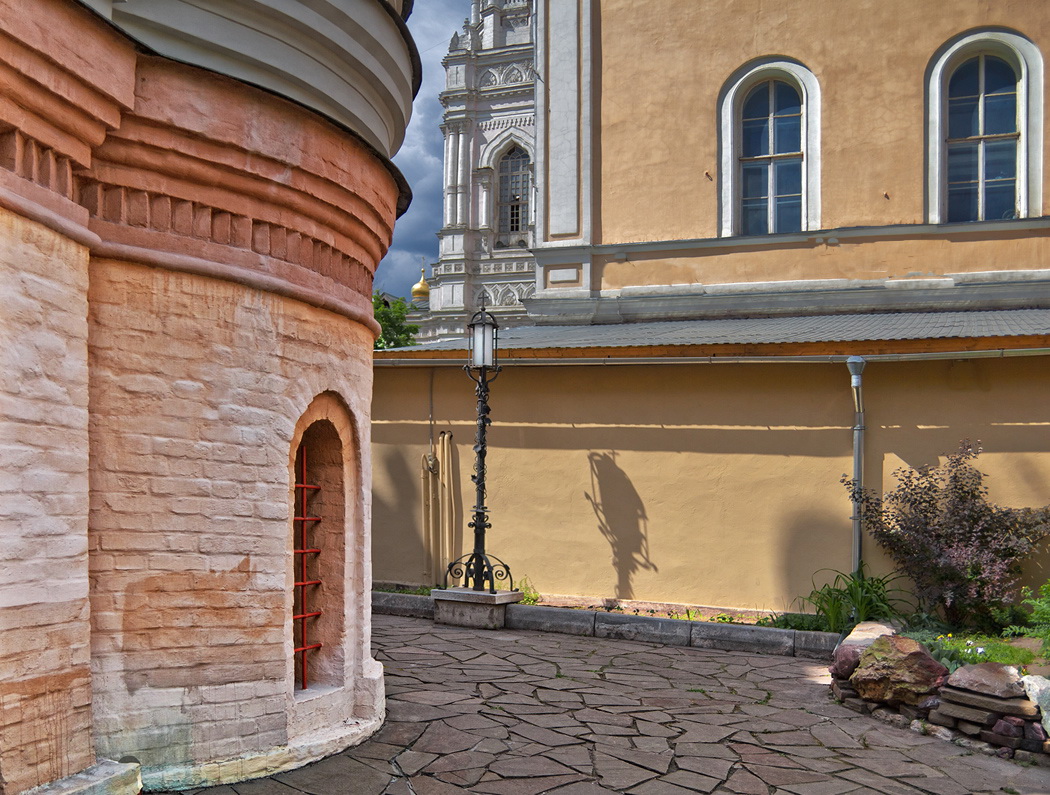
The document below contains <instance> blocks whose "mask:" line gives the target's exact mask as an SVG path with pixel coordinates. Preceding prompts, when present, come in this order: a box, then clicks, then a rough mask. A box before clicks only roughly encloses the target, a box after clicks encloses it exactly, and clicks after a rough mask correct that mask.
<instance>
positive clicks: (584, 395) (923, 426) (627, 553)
mask: <svg viewBox="0 0 1050 795" xmlns="http://www.w3.org/2000/svg"><path fill="white" fill-rule="evenodd" d="M431 378H433V390H434V391H433V407H434V408H433V416H434V426H433V428H434V435H435V438H436V437H437V435H438V434H440V433H441V431H451V432H452V433H453V434H454V439H455V442H456V456H455V462H454V463H455V468H454V471H453V478H454V480H455V482H456V494H457V501H456V503H457V511H458V514H457V515H458V516H459V518H460V523H459V524H460V532H461V536H460V537H461V538H463V537H464V536H463V535H462V533H463V532H464V525H465V521H466V519H465V518H464V517H465V516H466V514H467V513H468V512H469V510H470V508H471V507H472V506H473V498H474V492H473V486H472V484H471V483H470V479H469V477H470V474H471V467H472V464H473V453H472V451H471V446H472V444H473V440H474V425H473V419H474V415H473V411H474V400H473V393H472V390H471V383H470V382H469V381H468V380H467V378H466V376H465V375H464V374H463V372H462V370H458V369H454V368H445V369H437V370H430V369H407V368H406V369H399V368H385V367H381V368H377V370H376V379H375V396H374V402H373V425H372V444H373V463H374V478H373V509H374V514H373V556H374V566H375V569H374V576H375V579H376V580H377V581H388V582H401V583H424V582H426V578H425V577H423V576H422V574H421V573H422V571H423V569H424V560H425V549H424V547H425V544H424V541H423V533H422V528H421V519H420V517H421V511H420V493H419V483H420V477H419V471H420V470H419V467H420V458H421V456H423V455H425V453H426V452H427V440H428V422H427V417H428V412H429V406H430V383H431ZM865 382H866V384H867V386H866V389H867V396H868V405H869V414H868V427H869V429H870V430H869V434H868V454H867V458H866V464H867V467H868V474H869V477H868V481H867V482H868V483H869V484H872V485H877V484H879V483H880V482H884V483H885V487H887V488H888V487H889V486H890V485H891V484H892V480H891V478H890V473H891V471H892V470H893V469H895V468H896V466H897V465H899V464H900V463H901V462H907V463H908V464H921V463H926V462H932V461H934V460H936V457H937V456H938V454H940V453H943V452H948V451H951V450H954V449H955V448H956V447H957V445H958V442H959V440H960V439H961V438H964V437H969V438H975V439H977V438H979V439H981V440H982V442H983V443H984V446H985V448H986V450H987V452H986V453H985V455H984V456H983V457H982V459H981V467H982V469H984V470H985V471H986V472H988V474H989V485H990V486H991V489H992V497H993V499H996V500H998V501H1001V502H1002V503H1004V504H1010V505H1039V504H1045V503H1050V486H1048V485H1047V484H1048V483H1050V444H1048V442H1047V438H1048V437H1047V436H1046V434H1045V423H1046V419H1045V412H1042V413H1041V410H1040V408H1039V407H1040V395H1045V394H1046V391H1047V388H1048V387H1050V375H1048V373H1047V370H1046V367H1045V362H1044V361H1043V360H1036V359H1011V360H994V361H988V360H986V361H980V362H973V363H951V362H927V363H921V364H906V365H905V364H872V365H869V368H868V370H867V371H866V372H865ZM492 407H493V412H492V418H493V425H492V426H491V429H490V436H489V441H490V452H489V459H488V460H489V499H488V505H489V507H490V508H491V511H492V523H493V528H492V530H491V531H490V532H489V544H488V549H489V551H490V552H492V553H493V554H495V555H497V556H498V557H500V558H503V559H504V560H505V561H507V562H508V563H509V564H510V565H511V567H512V569H513V571H514V574H515V576H516V577H518V578H520V577H522V576H528V577H529V579H530V581H531V582H532V583H533V584H534V585H535V587H536V588H537V589H538V590H539V591H540V592H541V593H549V594H561V595H577V596H584V597H589V598H593V599H595V600H598V599H601V598H605V597H612V596H619V597H621V598H633V599H638V600H646V601H667V602H681V603H688V604H704V605H711V606H718V607H725V608H761V609H774V610H784V609H788V608H789V607H790V606H791V603H792V601H793V600H794V599H795V597H797V596H798V595H799V594H802V593H808V592H809V590H810V588H811V587H812V586H811V577H812V575H813V574H814V573H815V572H816V571H817V570H818V569H821V568H824V567H831V568H835V569H839V570H845V569H848V568H849V566H850V554H851V523H850V519H849V517H850V513H851V510H850V505H849V502H848V500H847V498H846V493H845V490H844V489H843V487H842V486H841V485H840V484H839V478H840V477H841V476H842V475H843V474H846V473H849V472H851V469H852V447H851V444H852V433H851V430H850V429H851V426H852V424H853V412H852V400H851V396H850V391H849V375H848V373H847V371H846V368H845V366H844V365H842V364H827V365H684V366H662V367H656V366H651V367H638V366H616V367H575V366H567V367H551V368H543V367H527V368H526V367H520V368H507V369H506V370H505V371H504V372H503V373H502V374H501V375H500V377H499V380H497V382H496V383H495V384H494V385H493V388H492ZM465 533H466V535H465V538H466V539H467V542H468V543H467V546H466V547H461V549H462V551H469V539H470V531H469V530H466V531H465ZM865 554H866V558H867V559H868V560H869V562H871V563H872V565H873V567H874V568H875V569H876V570H877V571H888V570H889V569H890V568H891V566H889V565H888V562H887V559H886V558H885V556H884V555H883V554H882V553H881V552H880V551H879V550H877V549H876V548H875V547H874V545H873V544H871V543H868V545H867V547H866V553H865ZM1044 557H1046V556H1044ZM1044 563H1045V564H1050V560H1046V561H1044ZM1047 576H1050V569H1048V568H1047V567H1046V566H1045V565H1044V566H1043V568H1039V566H1029V578H1028V579H1029V581H1032V582H1042V581H1043V580H1044V579H1045V578H1046V577H1047Z"/></svg>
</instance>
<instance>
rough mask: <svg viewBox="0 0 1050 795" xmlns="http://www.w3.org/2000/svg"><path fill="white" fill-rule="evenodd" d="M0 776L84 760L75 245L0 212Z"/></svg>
mask: <svg viewBox="0 0 1050 795" xmlns="http://www.w3.org/2000/svg"><path fill="white" fill-rule="evenodd" d="M0 238H2V239H3V240H4V241H5V243H6V244H5V245H4V246H2V247H0V295H3V296H4V311H3V313H0V400H2V410H3V417H4V422H3V423H2V424H0V521H2V523H3V527H4V530H3V540H4V555H3V558H2V559H0V637H2V638H3V642H2V643H0V781H2V782H4V785H3V786H5V787H7V788H8V791H12V792H17V791H19V790H20V789H25V788H28V787H33V786H37V785H39V784H42V783H44V782H46V781H49V780H50V779H53V778H59V777H61V776H64V775H67V774H69V773H71V772H75V771H76V770H79V769H80V768H82V767H86V766H88V765H90V764H91V763H92V762H93V761H94V755H93V752H92V748H91V742H90V726H91V712H90V705H91V691H90V684H91V682H90V669H89V662H90V652H89V644H90V634H89V625H88V603H87V595H88V576H87V570H88V565H87V506H88V471H87V470H88V449H87V422H88V418H87V408H88V373H87V356H86V341H87V262H88V256H87V251H86V249H84V248H83V247H81V246H79V245H77V244H75V243H72V242H71V241H69V240H67V239H65V238H63V237H61V236H60V235H58V234H56V233H54V232H53V231H51V230H50V229H47V228H45V227H42V226H40V225H39V224H36V223H33V222H31V221H25V220H24V219H22V218H19V217H17V216H15V215H13V214H11V213H9V212H6V211H0Z"/></svg>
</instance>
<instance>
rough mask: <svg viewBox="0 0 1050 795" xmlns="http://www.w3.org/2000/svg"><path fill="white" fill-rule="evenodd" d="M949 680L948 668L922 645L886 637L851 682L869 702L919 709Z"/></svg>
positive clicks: (867, 653)
mask: <svg viewBox="0 0 1050 795" xmlns="http://www.w3.org/2000/svg"><path fill="white" fill-rule="evenodd" d="M947 679H948V669H947V668H945V667H944V666H943V665H941V664H940V663H939V662H937V661H936V660H935V659H934V658H933V657H932V656H931V655H930V653H929V652H928V651H927V650H926V647H925V646H923V645H922V644H921V643H919V642H918V641H915V640H912V639H911V638H902V637H900V636H899V635H883V636H882V637H880V638H878V639H877V640H876V641H875V642H874V643H872V644H871V645H870V646H869V647H868V648H867V649H865V650H864V653H863V654H861V656H860V663H859V664H858V666H857V670H856V671H854V672H853V676H851V677H850V682H851V683H852V685H853V687H854V688H855V689H856V691H857V693H858V695H860V697H861V698H863V699H866V700H868V701H879V702H882V703H885V704H893V705H896V704H910V705H911V706H916V705H918V704H919V702H921V701H922V700H923V699H925V698H926V697H927V696H929V695H931V694H933V693H936V692H937V690H938V689H939V688H940V687H941V685H943V684H944V683H945V681H946V680H947Z"/></svg>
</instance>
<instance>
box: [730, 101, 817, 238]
mask: <svg viewBox="0 0 1050 795" xmlns="http://www.w3.org/2000/svg"><path fill="white" fill-rule="evenodd" d="M802 159H803V152H802V97H801V95H800V94H799V92H798V90H797V89H796V88H795V87H794V86H792V85H790V84H788V83H785V82H784V81H782V80H766V81H764V82H762V83H759V84H758V85H757V86H755V87H754V88H752V89H751V91H750V92H749V93H748V95H747V97H746V98H745V99H744V103H743V105H742V107H741V118H740V234H743V235H765V234H769V233H773V232H798V231H801V229H802Z"/></svg>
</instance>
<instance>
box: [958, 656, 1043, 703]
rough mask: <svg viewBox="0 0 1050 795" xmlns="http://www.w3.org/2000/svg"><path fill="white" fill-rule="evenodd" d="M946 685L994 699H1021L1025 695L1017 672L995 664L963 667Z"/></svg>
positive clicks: (1014, 669) (1010, 666)
mask: <svg viewBox="0 0 1050 795" xmlns="http://www.w3.org/2000/svg"><path fill="white" fill-rule="evenodd" d="M948 684H949V685H951V686H952V687H957V688H959V689H960V690H972V691H973V692H974V693H981V694H983V695H986V696H995V697H996V698H1021V697H1022V696H1024V694H1025V691H1024V684H1023V683H1022V682H1021V674H1020V673H1019V672H1018V670H1017V669H1016V668H1014V667H1013V666H1012V665H1003V664H1002V663H997V662H986V663H977V664H976V665H964V666H963V667H962V668H959V669H957V670H956V671H955V673H953V674H952V675H951V676H949V677H948Z"/></svg>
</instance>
